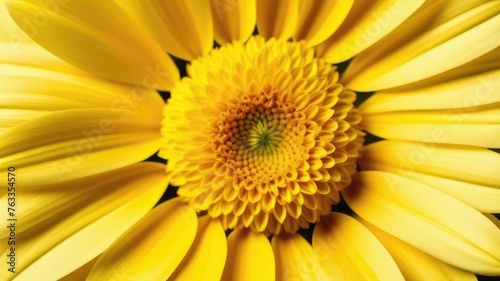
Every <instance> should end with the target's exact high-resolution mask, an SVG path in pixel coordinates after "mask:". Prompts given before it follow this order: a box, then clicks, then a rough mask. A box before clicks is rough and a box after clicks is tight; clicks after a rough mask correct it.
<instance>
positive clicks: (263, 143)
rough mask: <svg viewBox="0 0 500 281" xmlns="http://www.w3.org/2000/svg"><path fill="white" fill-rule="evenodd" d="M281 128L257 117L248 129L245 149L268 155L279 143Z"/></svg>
mask: <svg viewBox="0 0 500 281" xmlns="http://www.w3.org/2000/svg"><path fill="white" fill-rule="evenodd" d="M281 131H282V130H281V128H280V126H277V125H273V124H271V122H269V121H268V120H267V119H259V120H257V121H256V122H254V123H253V124H252V125H251V127H250V128H249V129H248V134H247V136H246V141H245V147H246V150H247V151H249V152H251V153H253V154H256V155H270V154H272V153H274V152H275V151H276V149H277V148H278V146H279V144H280V143H281V140H282V137H281Z"/></svg>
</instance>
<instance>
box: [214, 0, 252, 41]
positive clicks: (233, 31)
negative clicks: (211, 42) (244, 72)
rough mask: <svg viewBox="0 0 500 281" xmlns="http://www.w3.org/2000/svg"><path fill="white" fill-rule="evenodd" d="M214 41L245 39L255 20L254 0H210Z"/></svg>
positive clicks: (250, 33)
mask: <svg viewBox="0 0 500 281" xmlns="http://www.w3.org/2000/svg"><path fill="white" fill-rule="evenodd" d="M210 7H211V10H212V18H213V23H214V36H215V41H217V43H219V44H221V45H222V44H225V43H228V42H232V41H233V40H239V41H246V40H247V39H248V37H250V35H252V32H253V30H254V28H255V23H256V21H257V4H256V0H210Z"/></svg>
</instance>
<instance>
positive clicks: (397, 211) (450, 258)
mask: <svg viewBox="0 0 500 281" xmlns="http://www.w3.org/2000/svg"><path fill="white" fill-rule="evenodd" d="M342 194H343V196H344V199H345V200H346V202H347V204H348V205H349V207H351V208H352V209H353V210H354V212H356V213H357V214H358V215H359V216H360V217H362V218H363V219H365V220H366V221H368V222H369V223H371V224H373V225H374V226H376V227H378V228H380V229H382V230H383V231H385V232H387V233H389V234H391V235H393V236H395V237H397V238H399V239H401V240H403V241H405V242H406V243H408V244H410V245H412V246H414V247H416V248H418V249H419V250H421V251H423V252H425V253H427V254H429V255H431V256H434V257H436V258H438V259H440V260H442V261H444V262H446V263H449V264H451V265H453V266H456V267H458V268H462V269H465V270H468V271H471V272H474V273H479V274H483V275H495V274H500V257H499V256H498V253H500V229H498V228H497V227H496V226H495V225H494V224H493V223H492V222H491V221H490V220H489V219H487V218H486V217H485V216H483V215H482V214H481V213H480V212H478V211H476V210H475V209H474V208H472V207H470V206H469V205H466V204H465V203H463V202H462V201H460V200H458V199H455V198H454V197H452V196H449V195H447V194H445V193H443V192H441V191H438V190H435V189H434V188H431V187H429V186H427V185H425V184H422V183H419V182H416V181H413V180H410V179H407V178H403V177H401V176H398V175H395V174H391V173H386V172H378V171H369V172H361V173H358V174H356V175H355V176H354V177H353V183H352V185H351V186H350V187H349V188H346V189H344V190H343V192H342Z"/></svg>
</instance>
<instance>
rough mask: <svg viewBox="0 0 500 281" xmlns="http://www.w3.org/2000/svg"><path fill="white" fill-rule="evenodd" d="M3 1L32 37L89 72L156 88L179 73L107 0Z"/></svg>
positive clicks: (163, 86) (166, 86)
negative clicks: (57, 0) (57, 1)
mask: <svg viewBox="0 0 500 281" xmlns="http://www.w3.org/2000/svg"><path fill="white" fill-rule="evenodd" d="M7 7H8V9H9V12H10V15H11V16H12V18H13V19H14V21H15V22H16V23H17V24H18V25H19V27H21V29H23V31H24V32H26V34H27V35H28V36H30V37H31V38H32V39H33V40H34V41H35V42H37V43H38V44H40V45H41V46H43V47H44V48H46V49H47V50H49V51H50V52H52V53H54V54H55V55H57V56H58V57H60V58H61V59H63V60H65V61H67V62H69V63H71V64H72V65H74V66H76V67H79V68H81V69H83V70H85V71H88V72H90V73H92V74H94V75H97V76H99V77H103V78H107V79H111V80H114V81H119V82H123V83H130V84H135V85H141V86H144V87H149V88H156V89H162V90H168V89H170V88H172V87H173V84H174V83H175V82H176V81H177V80H178V78H179V73H178V70H177V68H176V67H175V64H174V63H173V61H172V60H171V59H170V58H169V57H168V55H166V54H165V53H164V52H163V51H162V50H161V48H160V47H159V46H158V45H157V44H156V43H155V42H154V41H153V39H151V38H150V37H149V35H148V34H147V33H146V32H145V31H144V30H142V29H141V28H139V27H138V26H136V25H134V24H133V20H132V19H131V18H130V17H128V15H127V14H126V13H125V11H123V10H122V9H121V7H120V6H118V5H117V4H116V3H115V2H113V1H97V0H90V1H69V2H65V3H53V2H43V1H36V0H30V1H17V2H9V3H8V4H7ZM27 19H28V20H27ZM29 19H32V20H29ZM42 24H43V25H42ZM40 26H43V28H42V27H40Z"/></svg>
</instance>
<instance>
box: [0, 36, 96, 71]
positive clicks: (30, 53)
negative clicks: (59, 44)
mask: <svg viewBox="0 0 500 281" xmlns="http://www.w3.org/2000/svg"><path fill="white" fill-rule="evenodd" d="M0 64H1V65H2V66H10V65H23V66H31V67H39V68H43V69H46V70H54V71H58V72H64V73H73V74H79V75H82V74H83V75H87V74H86V73H85V72H84V71H83V70H80V69H78V68H76V67H74V66H72V65H70V64H69V63H67V62H65V61H63V60H61V59H60V58H58V57H56V56H54V55H53V54H51V53H50V52H49V51H47V50H45V49H44V48H42V47H41V46H39V45H37V44H36V43H25V42H20V43H12V42H0Z"/></svg>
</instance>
